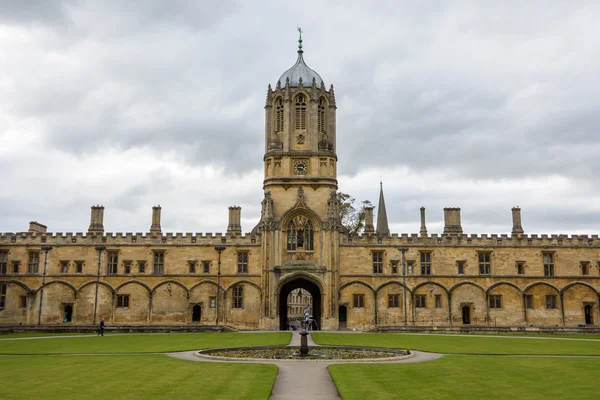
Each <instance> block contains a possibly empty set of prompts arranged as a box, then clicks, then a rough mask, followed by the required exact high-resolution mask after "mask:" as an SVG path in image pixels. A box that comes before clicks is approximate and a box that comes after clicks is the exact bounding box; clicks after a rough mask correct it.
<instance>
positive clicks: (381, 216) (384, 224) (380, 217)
mask: <svg viewBox="0 0 600 400" xmlns="http://www.w3.org/2000/svg"><path fill="white" fill-rule="evenodd" d="M379 185H380V188H379V207H378V208H377V210H378V211H377V229H376V230H375V233H376V234H377V236H389V235H390V228H388V220H387V213H386V211H385V200H384V199H383V182H381V181H380V182H379Z"/></svg>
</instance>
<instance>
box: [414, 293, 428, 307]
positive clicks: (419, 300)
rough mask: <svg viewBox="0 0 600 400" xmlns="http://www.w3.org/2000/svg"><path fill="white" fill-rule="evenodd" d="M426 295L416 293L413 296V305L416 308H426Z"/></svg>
mask: <svg viewBox="0 0 600 400" xmlns="http://www.w3.org/2000/svg"><path fill="white" fill-rule="evenodd" d="M426 301H427V296H425V295H424V294H417V295H416V296H415V307H416V308H427V303H426Z"/></svg>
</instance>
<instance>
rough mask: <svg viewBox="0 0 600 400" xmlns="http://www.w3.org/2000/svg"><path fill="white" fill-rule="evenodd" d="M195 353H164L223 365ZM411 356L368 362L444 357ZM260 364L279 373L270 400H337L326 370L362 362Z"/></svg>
mask: <svg viewBox="0 0 600 400" xmlns="http://www.w3.org/2000/svg"><path fill="white" fill-rule="evenodd" d="M307 339H308V345H309V346H316V347H318V346H319V345H317V344H316V343H315V342H314V340H313V339H312V337H311V336H310V335H309V336H308V338H307ZM288 346H300V334H299V333H298V332H292V338H291V340H290V343H289V344H288ZM195 354H196V352H195V351H185V352H180V353H166V355H168V356H170V357H175V358H179V359H182V360H190V361H200V362H224V361H223V360H209V359H204V358H200V357H198V356H196V355H195ZM413 354H414V356H413V357H411V358H407V359H405V360H395V361H371V362H377V363H388V364H389V363H414V362H423V361H429V360H435V359H438V358H440V357H443V354H435V353H425V352H421V351H413ZM235 362H241V363H256V362H257V361H254V360H250V361H235ZM258 362H260V363H263V364H274V365H277V367H278V368H279V371H278V372H277V377H276V378H275V383H274V385H273V391H272V393H271V397H270V399H271V400H288V399H289V400H292V399H293V400H297V399H298V398H300V397H306V396H308V397H307V398H309V399H311V400H313V399H314V400H329V399H339V398H340V397H339V396H338V392H337V388H336V387H335V385H334V383H333V381H332V380H331V375H329V370H328V369H327V367H328V366H329V365H331V364H349V363H362V362H363V361H362V360H344V361H294V360H264V361H258Z"/></svg>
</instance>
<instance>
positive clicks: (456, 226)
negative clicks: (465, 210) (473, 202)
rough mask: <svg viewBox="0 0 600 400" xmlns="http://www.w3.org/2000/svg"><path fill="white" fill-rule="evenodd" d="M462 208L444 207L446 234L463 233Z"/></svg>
mask: <svg viewBox="0 0 600 400" xmlns="http://www.w3.org/2000/svg"><path fill="white" fill-rule="evenodd" d="M462 233H463V231H462V226H461V225H460V208H444V235H461V234H462Z"/></svg>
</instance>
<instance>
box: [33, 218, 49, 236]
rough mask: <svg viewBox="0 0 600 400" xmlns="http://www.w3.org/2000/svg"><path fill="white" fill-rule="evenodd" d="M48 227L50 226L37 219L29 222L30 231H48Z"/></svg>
mask: <svg viewBox="0 0 600 400" xmlns="http://www.w3.org/2000/svg"><path fill="white" fill-rule="evenodd" d="M47 229H48V227H47V226H46V225H42V224H40V223H39V222H37V221H31V222H30V223H29V232H36V233H46V230H47Z"/></svg>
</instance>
